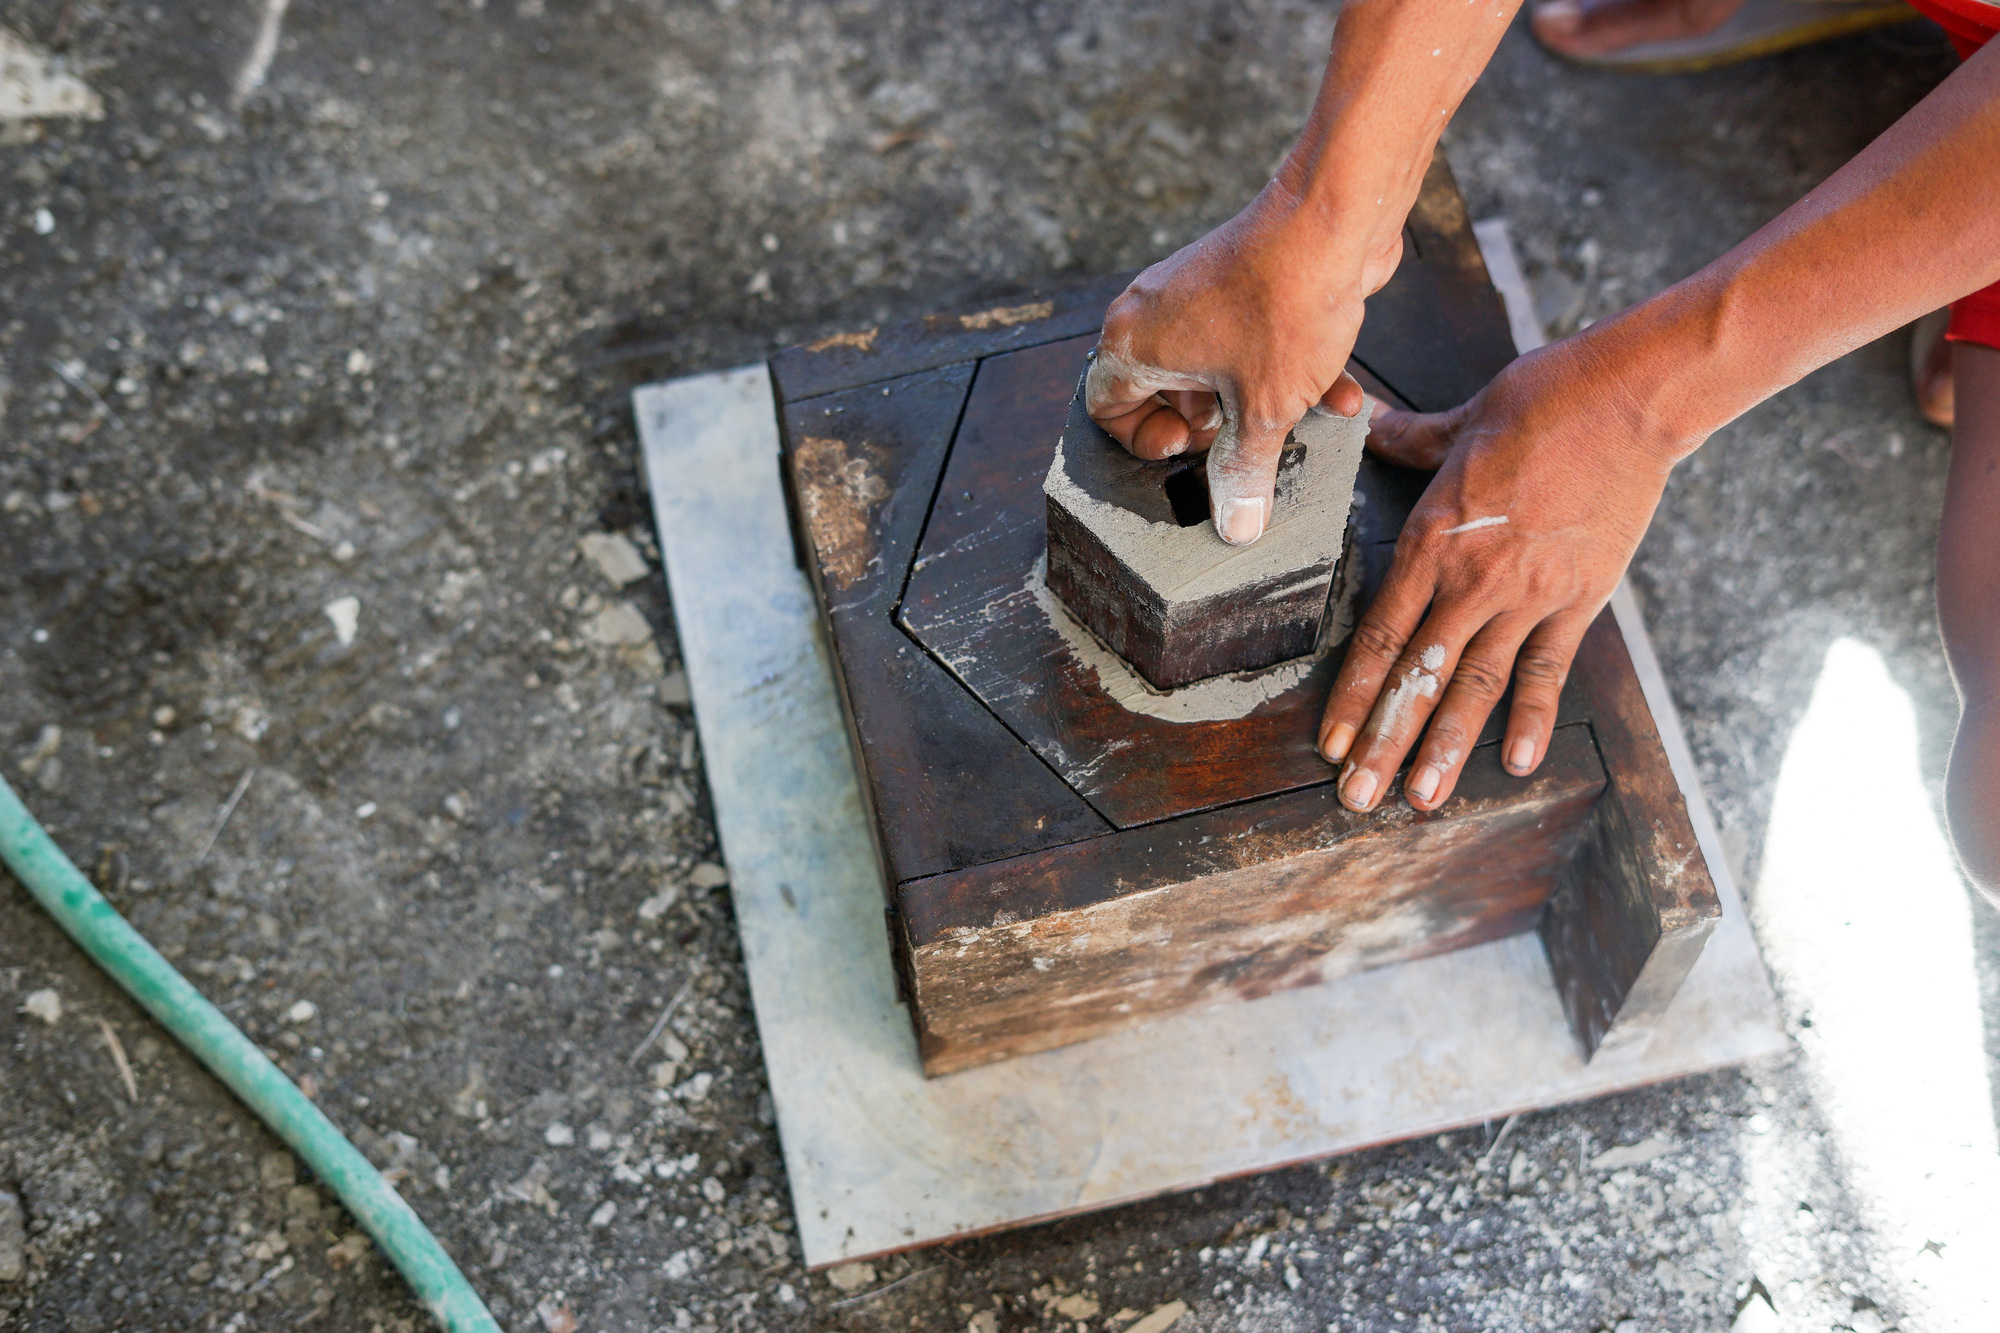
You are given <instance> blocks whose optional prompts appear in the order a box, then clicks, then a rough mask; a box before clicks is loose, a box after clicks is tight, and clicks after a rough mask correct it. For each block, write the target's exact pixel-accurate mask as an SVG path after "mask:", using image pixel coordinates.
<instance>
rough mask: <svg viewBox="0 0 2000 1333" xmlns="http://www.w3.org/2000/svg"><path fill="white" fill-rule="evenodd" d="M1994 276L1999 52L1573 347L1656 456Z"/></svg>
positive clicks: (1969, 65)
mask: <svg viewBox="0 0 2000 1333" xmlns="http://www.w3.org/2000/svg"><path fill="white" fill-rule="evenodd" d="M1995 281H2000V49H1995V48H1994V47H1988V48H1986V49H1984V50H1982V51H1980V52H1978V53H1977V54H1975V55H1974V56H1973V58H1972V59H1971V60H1969V61H1967V62H1966V63H1965V64H1964V65H1963V66H1961V67H1960V68H1959V69H1958V70H1957V71H1955V72H1954V73H1953V74H1952V75H1951V77H1950V78H1948V79H1947V80H1946V81H1945V82H1944V83H1943V84H1941V85H1940V86H1939V87H1938V88H1937V89H1936V90H1935V91H1934V92H1933V93H1932V94H1931V95H1930V96H1929V97H1927V98H1926V99H1924V101H1923V102H1921V103H1920V104H1918V106H1917V107H1916V108H1915V109H1913V110H1912V111H1911V112H1910V113H1909V114H1908V115H1906V116H1904V117H1903V118H1902V120H1900V121H1898V122H1897V123H1896V124H1895V125H1894V126H1892V127H1891V128H1890V129H1889V131H1888V132H1887V133H1885V134H1883V135H1882V136H1881V137H1880V138H1879V139H1877V140H1876V141H1875V142H1874V143H1873V144H1871V145H1870V146H1869V147H1868V148H1867V149H1866V150H1864V151H1863V152H1862V153H1861V154H1860V155H1859V156H1857V157H1856V158H1855V159H1854V160H1853V161H1851V162H1849V163H1848V164H1847V165H1846V166H1845V167H1843V168H1841V170H1839V171H1838V172H1836V173H1834V175H1833V176H1831V177H1829V178H1828V179H1827V180H1826V182H1825V183H1824V184H1822V185H1821V186H1819V188H1817V189H1815V190H1814V191H1813V192H1812V193H1811V194H1809V195H1808V196H1806V198H1804V199H1802V200H1800V201H1799V202H1798V203H1797V204H1795V205H1793V206H1792V207H1791V208H1789V209H1787V210H1785V212H1784V213H1782V214H1780V215H1779V216H1778V217H1777V218H1776V219H1774V220H1773V221H1772V222H1771V223H1769V224H1768V225H1767V226H1765V227H1763V228H1762V229H1761V230H1759V231H1758V232H1757V233H1756V234H1754V235H1753V236H1751V237H1750V238H1749V239H1747V240H1745V241H1744V242H1743V243H1742V244H1740V245H1738V246H1737V247H1735V248H1734V249H1733V250H1731V251H1730V252H1729V253H1728V254H1726V255H1724V256H1722V257H1721V258H1720V259H1718V260H1716V261H1715V262H1714V263H1713V264H1710V265H1709V266H1708V267H1707V268H1705V269H1703V270H1702V271H1701V272H1699V273H1697V274H1695V275H1694V276H1693V277H1690V278H1688V279H1687V280H1686V281H1684V282H1681V283H1679V284H1677V285H1676V286H1674V287H1671V288H1669V289H1668V290H1666V291H1664V292H1662V293H1660V294H1659V295H1658V296H1655V297H1653V298H1651V299H1650V300H1647V301H1645V302H1642V303H1640V304H1639V305H1637V306H1635V307H1633V308H1631V309H1630V310H1628V311H1626V312H1624V313H1623V314H1621V315H1619V316H1618V317H1616V318H1615V319H1612V320H1609V321H1606V322H1604V323H1601V324H1598V325H1595V326H1593V327H1592V328H1591V329H1589V330H1588V331H1587V332H1586V333H1585V334H1583V335H1581V336H1580V337H1579V338H1578V339H1576V340H1575V341H1576V342H1577V343H1578V344H1579V346H1578V349H1577V350H1578V352H1579V353H1581V354H1583V355H1585V356H1588V357H1592V358H1595V359H1596V360H1597V362H1598V363H1599V364H1600V366H1601V367H1602V372H1603V375H1604V379H1605V384H1606V386H1607V390H1608V392H1607V402H1609V403H1614V404H1615V405H1616V407H1617V409H1618V410H1622V411H1623V412H1624V413H1626V414H1627V415H1628V418H1629V424H1630V425H1631V427H1632V431H1631V437H1632V438H1633V439H1634V440H1635V441H1637V442H1639V445H1640V447H1642V448H1644V449H1648V450H1650V451H1652V452H1653V453H1655V454H1656V455H1657V456H1658V457H1659V458H1660V459H1662V460H1663V461H1664V462H1665V463H1666V464H1669V465H1670V464H1671V463H1672V462H1674V461H1676V460H1678V459H1679V458H1681V457H1684V456H1685V455H1686V454H1688V453H1690V452H1692V451H1693V450H1694V449H1695V448H1696V447H1698V446H1699V445H1700V444H1701V442H1702V441H1703V440H1705V439H1706V438H1707V437H1708V436H1709V435H1710V434H1711V433H1712V432H1713V431H1715V430H1716V429H1718V428H1719V427H1721V426H1722V425H1724V424H1726V423H1727V422H1729V421H1731V420H1733V419H1734V418H1736V417H1737V416H1739V415H1741V414H1742V413H1743V412H1745V411H1748V410H1749V409H1750V408H1751V407H1753V406H1755V405H1756V404H1757V403H1759V402H1761V401H1763V400H1764V399H1765V398H1767V397H1769V396H1770V395H1772V394H1774V393H1776V392H1777V391H1779V390H1780V389H1783V388H1785V387H1786V386H1788V385H1790V384H1793V383H1795V382H1796V381H1798V380H1800V379H1802V378H1804V377H1805V376H1806V375H1808V374H1810V373H1812V372H1813V371H1814V370H1817V369H1818V368H1819V367H1821V366H1823V365H1825V364H1827V363H1828V362H1829V361H1832V360H1834V359H1835V358H1837V357H1840V356H1842V355H1844V354H1846V353H1847V352H1850V351H1852V350H1853V349H1855V348H1857V347H1860V346H1862V345H1863V344H1865V343H1868V342H1870V341H1872V340H1874V339H1876V338H1879V337H1881V336H1882V335H1883V334H1885V333H1887V332H1889V331H1890V330H1892V329H1895V328H1897V327H1899V326H1901V325H1903V324H1906V323H1908V322H1909V321H1910V320H1912V319H1915V318H1916V317H1918V316H1920V315H1922V314H1925V313H1927V312H1929V311H1931V310H1935V309H1937V308H1938V307H1939V306H1942V305H1944V304H1946V303H1947V302H1949V301H1952V300H1955V299H1957V298H1958V297H1960V296H1964V295H1966V294H1967V293H1969V292H1972V291H1976V290H1978V289H1979V288H1981V287H1984V286H1986V285H1988V284H1990V283H1992V282H1995Z"/></svg>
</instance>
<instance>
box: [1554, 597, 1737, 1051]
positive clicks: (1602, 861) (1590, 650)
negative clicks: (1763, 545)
mask: <svg viewBox="0 0 2000 1333" xmlns="http://www.w3.org/2000/svg"><path fill="white" fill-rule="evenodd" d="M1571 679H1572V680H1575V681H1577V682H1578V683H1579V684H1580V685H1581V687H1582V689H1583V691H1584V694H1585V697H1586V698H1587V700H1588V702H1589V707H1590V716H1591V727H1592V730H1593V732H1594V733H1595V735H1596V738H1597V746H1598V750H1599V752H1600V753H1601V754H1602V755H1603V756H1604V765H1605V770H1606V772H1607V774H1608V775H1609V777H1610V779H1611V786H1610V789H1609V790H1608V791H1607V792H1606V793H1605V796H1604V799H1603V800H1602V801H1600V802H1599V803H1598V808H1597V811H1596V813H1595V814H1594V816H1593V818H1592V823H1591V828H1590V830H1589V831H1588V834H1587V836H1586V837H1585V838H1584V840H1583V842H1582V843H1581V845H1580V846H1579V848H1578V852H1577V856H1576V858H1575V859H1574V860H1573V861H1572V862H1571V864H1570V865H1569V866H1568V867H1566V868H1565V871H1564V874H1563V876H1562V878H1561V881H1560V883H1559V884H1558V886H1557V890H1556V893H1555V895H1554V896H1553V897H1552V898H1551V899H1550V900H1549V909H1548V913H1547V915H1545V916H1544V917H1543V919H1542V922H1541V935H1542V943H1543V944H1544V945H1545V946H1546V947H1547V949H1548V952H1549V965H1550V967H1551V968H1552V969H1553V970H1554V972H1555V976H1556V985H1557V988H1558V990H1559V991H1560V993H1561V995H1562V1002H1563V1008H1564V1010H1565V1011H1566V1012H1567V1013H1568V1015H1569V1020H1570V1026H1571V1028H1572V1029H1573V1030H1574V1031H1575V1032H1576V1036H1577V1040H1578V1042H1579V1043H1580V1044H1581V1045H1582V1047H1583V1050H1584V1053H1585V1054H1586V1055H1590V1054H1592V1053H1594V1052H1595V1051H1596V1050H1597V1048H1598V1047H1599V1046H1600V1045H1602V1044H1604V1043H1606V1042H1612V1043H1614V1044H1616V1043H1617V1042H1619V1041H1643V1040H1645V1034H1646V1033H1647V1032H1648V1031H1649V1030H1650V1029H1651V1027H1652V1025H1653V1024H1654V1022H1655V1021H1656V1020H1657V1019H1658V1018H1659V1016H1660V1015H1661V1014H1662V1013H1663V1012H1664V1011H1665V1009H1666V1006H1667V1004H1668V1002H1669V1001H1671V1000H1672V999H1673V997H1674V995H1675V994H1676V993H1677V992H1678V991H1679V990H1680V986H1681V982H1682V981H1683V980H1685V979H1686V977H1687V973H1688V969H1689V968H1691V967H1693V966H1694V961H1695V959H1696V958H1698V957H1700V955H1701V950H1702V946H1703V945H1704V943H1706V941H1707V939H1708V936H1709V934H1710V932H1711V931H1713V930H1714V929H1715V926H1716V923H1717V922H1718V921H1720V920H1721V917H1722V908H1721V904H1720V901H1719V900H1718V898H1717V896H1716V891H1715V881H1714V879H1713V877H1712V876H1711V875H1710V874H1709V870H1708V862H1707V860H1706V858H1704V857H1703V855H1702V852H1701V847H1700V845H1699V844H1698V843H1697V842H1696V841H1695V833H1694V825H1693V823H1692V822H1691V821H1690V820H1689V818H1688V812H1687V804H1686V802H1685V801H1684V800H1683V799H1682V797H1681V793H1680V787H1679V784H1678V783H1676V782H1675V780H1674V774H1673V769H1672V767H1671V765H1670V764H1669V762H1668V760H1667V753H1666V749H1665V747H1663V746H1662V745H1661V744H1660V735H1659V731H1658V729H1657V728H1656V727H1655V725H1654V723H1653V715H1652V712H1651V710H1650V709H1648V708H1647V707H1646V699H1645V695H1644V694H1643V693H1642V692H1641V690H1640V687H1639V679H1638V676H1637V675H1636V674H1635V673H1634V672H1633V670H1632V660H1631V657H1630V655H1629V654H1628V653H1627V652H1626V649H1625V640H1624V638H1623V636H1622V635H1620V634H1619V632H1618V626H1617V624H1616V623H1615V622H1614V621H1613V619H1612V616H1611V612H1610V611H1608V610H1607V611H1605V612H1604V613H1603V614H1601V615H1599V616H1598V618H1597V620H1596V621H1595V622H1594V623H1593V624H1592V625H1591V627H1590V629H1589V631H1588V632H1587V633H1586V634H1585V635H1584V639H1583V644H1582V646H1581V647H1580V648H1579V649H1578V650H1577V656H1576V665H1575V666H1574V667H1573V668H1572V670H1571Z"/></svg>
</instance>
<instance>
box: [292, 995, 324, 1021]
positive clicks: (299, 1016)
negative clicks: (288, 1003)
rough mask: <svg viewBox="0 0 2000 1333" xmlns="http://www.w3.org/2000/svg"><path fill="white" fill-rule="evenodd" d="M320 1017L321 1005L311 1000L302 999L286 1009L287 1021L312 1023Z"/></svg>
mask: <svg viewBox="0 0 2000 1333" xmlns="http://www.w3.org/2000/svg"><path fill="white" fill-rule="evenodd" d="M318 1017H319V1006H318V1005H316V1004H314V1003H313V1002H312V1001H311V1000H300V1001H299V1002H298V1003H297V1004H294V1005H293V1006H292V1007H291V1008H289V1009H287V1010H285V1021H286V1022H287V1023H310V1022H312V1021H313V1020H314V1019H315V1018H318Z"/></svg>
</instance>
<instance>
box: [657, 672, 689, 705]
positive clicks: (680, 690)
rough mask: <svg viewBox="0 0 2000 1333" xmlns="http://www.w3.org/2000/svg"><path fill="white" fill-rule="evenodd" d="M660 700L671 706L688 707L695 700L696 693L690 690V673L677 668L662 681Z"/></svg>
mask: <svg viewBox="0 0 2000 1333" xmlns="http://www.w3.org/2000/svg"><path fill="white" fill-rule="evenodd" d="M659 700H660V702H661V703H663V704H665V705H666V706H667V707H669V708H686V707H687V706H688V705H689V704H691V703H693V702H694V695H693V694H692V693H690V692H689V690H688V673H687V672H685V671H680V670H676V671H675V672H674V673H673V674H672V675H670V676H668V677H667V678H666V679H665V680H663V681H661V682H660V688H659Z"/></svg>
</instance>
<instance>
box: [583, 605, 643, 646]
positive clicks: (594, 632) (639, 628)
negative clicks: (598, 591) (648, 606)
mask: <svg viewBox="0 0 2000 1333" xmlns="http://www.w3.org/2000/svg"><path fill="white" fill-rule="evenodd" d="M583 637H584V638H586V639H588V640H590V641H591V642H592V643H596V644H602V645H604V646H605V647H607V648H615V647H620V646H623V645H627V644H635V643H648V642H650V641H651V640H652V637H653V627H652V626H651V625H648V624H647V623H646V617H644V616H642V615H640V614H639V608H637V607H635V606H633V605H632V604H631V603H630V602H613V603H612V604H611V605H609V606H607V607H605V608H604V609H603V610H602V611H599V612H598V613H597V614H596V615H594V616H592V617H591V618H590V619H589V620H586V621H585V622H584V623H583Z"/></svg>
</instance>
